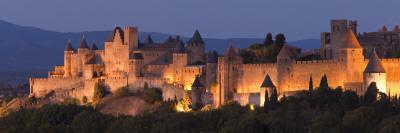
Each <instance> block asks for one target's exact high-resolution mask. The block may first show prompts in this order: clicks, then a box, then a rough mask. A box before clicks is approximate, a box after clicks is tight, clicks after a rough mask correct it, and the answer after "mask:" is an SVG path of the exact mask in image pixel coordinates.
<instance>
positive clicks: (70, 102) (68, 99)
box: [61, 97, 80, 105]
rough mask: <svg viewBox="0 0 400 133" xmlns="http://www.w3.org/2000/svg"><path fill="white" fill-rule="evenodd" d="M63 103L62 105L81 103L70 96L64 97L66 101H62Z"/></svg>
mask: <svg viewBox="0 0 400 133" xmlns="http://www.w3.org/2000/svg"><path fill="white" fill-rule="evenodd" d="M61 104H62V105H71V104H72V105H79V104H80V103H79V100H78V99H76V98H71V97H69V98H66V99H64V101H63V102H61Z"/></svg>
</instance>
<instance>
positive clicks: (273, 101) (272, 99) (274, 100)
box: [269, 88, 279, 110]
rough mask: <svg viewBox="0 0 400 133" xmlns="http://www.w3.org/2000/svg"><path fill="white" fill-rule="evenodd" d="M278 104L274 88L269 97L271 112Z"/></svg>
mask: <svg viewBox="0 0 400 133" xmlns="http://www.w3.org/2000/svg"><path fill="white" fill-rule="evenodd" d="M278 104H279V103H278V92H277V90H276V88H273V92H272V94H271V97H270V99H269V105H270V108H271V109H272V110H274V109H275V108H276V107H277V106H278Z"/></svg>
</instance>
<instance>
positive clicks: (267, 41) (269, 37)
mask: <svg viewBox="0 0 400 133" xmlns="http://www.w3.org/2000/svg"><path fill="white" fill-rule="evenodd" d="M272 44H274V40H273V39H272V34H271V33H270V32H269V33H268V34H267V36H266V37H265V40H264V45H265V47H268V46H270V45H272Z"/></svg>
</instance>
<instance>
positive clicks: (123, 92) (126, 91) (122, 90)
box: [114, 87, 130, 97]
mask: <svg viewBox="0 0 400 133" xmlns="http://www.w3.org/2000/svg"><path fill="white" fill-rule="evenodd" d="M129 95H130V92H129V89H128V88H126V87H121V88H119V89H117V91H115V93H114V97H126V96H129Z"/></svg>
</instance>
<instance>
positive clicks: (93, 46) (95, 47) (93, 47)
mask: <svg viewBox="0 0 400 133" xmlns="http://www.w3.org/2000/svg"><path fill="white" fill-rule="evenodd" d="M91 50H99V48H98V47H97V45H96V43H94V42H93V44H92V48H91Z"/></svg>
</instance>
